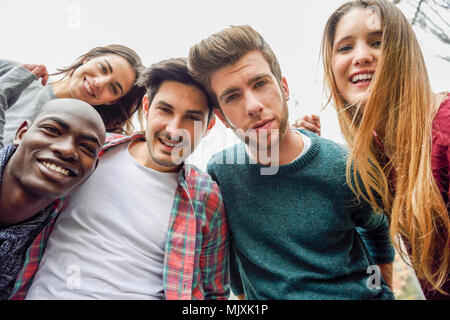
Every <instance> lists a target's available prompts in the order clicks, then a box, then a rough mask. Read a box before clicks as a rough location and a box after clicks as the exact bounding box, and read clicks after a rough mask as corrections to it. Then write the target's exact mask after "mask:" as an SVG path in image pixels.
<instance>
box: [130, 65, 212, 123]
mask: <svg viewBox="0 0 450 320" xmlns="http://www.w3.org/2000/svg"><path fill="white" fill-rule="evenodd" d="M164 81H175V82H179V83H182V84H185V85H190V86H194V87H196V88H198V89H199V90H201V91H202V92H203V93H204V94H205V96H206V98H207V101H208V108H209V114H208V123H209V121H211V119H212V118H213V116H214V113H213V109H214V108H213V104H212V102H211V99H210V98H209V95H208V93H207V92H206V90H205V88H204V87H203V86H202V85H201V84H200V83H199V82H197V81H196V80H195V79H194V78H193V77H192V75H191V74H190V73H189V70H188V68H187V60H186V58H172V59H167V60H163V61H160V62H157V63H155V64H152V65H151V66H150V67H149V68H148V69H147V70H145V71H144V72H143V73H142V75H141V76H140V77H139V79H138V85H139V86H142V87H145V88H146V90H147V95H148V101H149V104H150V105H151V104H152V101H153V98H154V97H155V95H156V94H157V93H158V91H159V88H160V87H161V84H162V83H163V82H164Z"/></svg>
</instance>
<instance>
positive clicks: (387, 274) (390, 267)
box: [378, 263, 394, 290]
mask: <svg viewBox="0 0 450 320" xmlns="http://www.w3.org/2000/svg"><path fill="white" fill-rule="evenodd" d="M378 267H379V268H380V272H381V276H382V277H383V279H384V281H385V282H386V284H387V285H388V287H389V288H390V289H391V290H393V285H392V279H393V274H394V263H385V264H379V265H378Z"/></svg>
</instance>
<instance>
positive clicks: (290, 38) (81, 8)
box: [0, 0, 450, 168]
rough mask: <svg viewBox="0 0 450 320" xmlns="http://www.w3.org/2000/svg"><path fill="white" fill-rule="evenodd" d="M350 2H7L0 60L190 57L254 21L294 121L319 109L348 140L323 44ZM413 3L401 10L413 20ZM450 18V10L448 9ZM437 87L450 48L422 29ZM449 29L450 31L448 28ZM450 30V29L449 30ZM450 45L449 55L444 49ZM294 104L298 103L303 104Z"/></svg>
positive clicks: (215, 138)
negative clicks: (282, 81) (110, 47)
mask: <svg viewBox="0 0 450 320" xmlns="http://www.w3.org/2000/svg"><path fill="white" fill-rule="evenodd" d="M344 2H345V0H323V1H317V0H276V1H275V0H271V1H268V0H227V1H223V0H222V1H218V0H189V1H186V0H164V1H162V0H158V1H155V0H146V1H143V0H128V1H116V0H90V1H87V0H58V1H55V0H39V1H31V0H28V1H25V0H15V1H12V0H0V30H2V41H1V42H2V44H1V47H0V57H1V58H6V59H10V60H15V61H19V62H23V63H40V64H41V63H42V64H45V65H46V66H47V68H48V70H49V71H50V72H54V71H56V70H55V69H56V68H57V67H61V66H66V65H69V64H71V63H72V62H73V61H74V60H75V59H76V58H77V57H78V56H80V55H81V54H83V53H85V52H86V51H88V50H89V49H91V48H92V47H95V46H99V45H107V44H111V43H119V44H123V45H127V46H129V47H131V48H133V49H134V50H136V52H138V54H139V55H140V56H141V58H142V60H143V62H144V64H145V65H147V66H148V65H150V64H152V63H154V62H157V61H160V60H162V59H167V58H171V57H179V56H186V55H187V53H188V50H189V48H190V46H191V45H193V44H194V43H196V42H198V41H199V40H201V39H203V38H204V37H206V36H208V35H210V34H211V33H214V32H217V31H219V30H220V29H222V28H225V27H227V26H229V25H236V24H249V25H251V26H252V27H253V28H255V29H256V30H257V31H258V32H260V33H261V34H262V35H263V37H264V38H265V39H266V40H267V42H268V43H269V44H270V45H271V47H272V49H273V50H274V51H275V53H276V54H277V56H278V59H279V61H280V64H281V67H282V71H283V73H284V76H286V78H287V80H288V84H289V87H290V91H291V101H290V103H289V108H290V120H291V121H293V120H295V119H296V118H298V117H300V116H303V115H306V114H312V113H315V114H319V115H320V117H321V120H322V136H324V137H326V138H329V139H331V140H334V141H336V142H343V141H344V140H343V138H342V136H341V134H340V130H339V126H338V123H337V120H336V114H335V111H334V109H333V108H332V107H331V106H329V107H327V108H326V109H325V110H321V106H322V105H323V103H324V101H325V97H324V95H323V94H322V90H323V89H322V71H321V65H320V63H319V62H320V61H319V50H320V41H321V36H322V31H323V27H324V25H325V22H326V19H327V18H328V16H329V15H330V14H331V12H332V11H333V10H334V9H336V8H337V7H338V6H339V5H340V4H342V3H344ZM412 2H413V1H412V0H402V4H401V5H400V8H401V9H402V10H403V12H404V13H405V15H406V16H407V17H408V18H411V17H412V15H413V14H414V11H413V10H411V6H410V3H412ZM442 13H443V14H445V15H446V17H447V18H450V17H449V14H448V12H442ZM447 21H450V19H447ZM415 30H416V33H417V36H418V39H419V41H420V43H421V45H422V50H423V53H424V56H425V60H426V63H427V67H428V72H429V77H430V80H431V84H432V87H433V89H434V90H435V91H444V90H448V89H449V87H450V86H449V84H450V82H449V80H448V74H449V72H448V71H449V70H450V68H449V67H450V63H449V62H446V61H444V60H442V59H440V58H438V57H437V55H447V56H450V52H448V51H449V50H448V49H449V47H448V46H445V45H443V44H441V43H440V42H439V41H438V40H437V39H436V37H435V36H433V35H432V34H430V33H426V32H424V31H422V30H421V29H418V28H415ZM449 31H450V30H449ZM449 34H450V32H449ZM445 50H447V52H445ZM294 101H298V104H297V105H296V104H295V103H294ZM235 141H236V140H235V139H234V137H233V135H232V133H231V132H229V131H227V130H225V128H224V127H223V126H222V125H221V124H220V123H218V125H216V128H215V129H214V130H213V132H211V134H210V135H208V136H207V137H205V138H204V140H203V142H202V143H201V144H200V146H199V147H198V148H197V151H196V152H195V153H194V154H193V155H192V157H191V161H192V162H194V163H195V164H197V165H198V166H200V167H201V168H205V165H206V163H207V160H208V159H209V157H210V156H211V155H212V154H213V153H215V152H217V151H219V150H221V149H223V148H224V147H227V146H230V145H232V144H233V143H234V142H235Z"/></svg>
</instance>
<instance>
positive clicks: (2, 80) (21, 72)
mask: <svg viewBox="0 0 450 320" xmlns="http://www.w3.org/2000/svg"><path fill="white" fill-rule="evenodd" d="M34 80H36V76H35V75H34V74H33V73H32V72H30V71H28V70H27V69H25V68H23V67H22V66H20V65H16V66H14V67H13V68H11V69H9V71H7V72H5V73H3V74H2V75H1V76H0V148H2V147H3V131H4V127H5V117H6V116H5V113H6V110H8V108H9V107H10V106H12V105H13V104H14V103H15V102H16V101H17V99H18V98H19V97H20V95H21V94H22V91H23V90H24V89H25V88H27V87H28V86H29V85H30V84H31V83H32V82H33V81H34Z"/></svg>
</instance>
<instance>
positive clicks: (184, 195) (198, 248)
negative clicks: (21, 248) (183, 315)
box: [10, 134, 230, 300]
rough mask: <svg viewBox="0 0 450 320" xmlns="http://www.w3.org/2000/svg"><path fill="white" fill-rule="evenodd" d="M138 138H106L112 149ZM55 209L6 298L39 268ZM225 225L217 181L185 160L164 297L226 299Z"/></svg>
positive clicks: (18, 295)
mask: <svg viewBox="0 0 450 320" xmlns="http://www.w3.org/2000/svg"><path fill="white" fill-rule="evenodd" d="M136 139H144V135H143V134H135V135H133V136H131V137H126V136H121V135H116V136H113V137H109V138H108V139H107V143H106V144H105V146H104V147H103V149H102V151H101V153H100V156H102V155H103V154H104V153H105V152H106V151H108V150H109V149H110V148H112V147H114V146H117V145H119V144H121V143H125V142H129V141H132V140H136ZM56 218H57V214H56V215H55V217H54V218H53V219H52V220H51V221H50V223H49V224H48V225H47V226H46V227H45V228H44V229H43V230H42V232H41V233H40V234H39V235H38V236H37V238H36V239H35V240H34V242H33V243H32V245H31V246H30V248H29V249H28V251H27V253H26V260H25V264H24V266H23V268H22V270H21V272H20V274H19V276H18V278H17V280H16V284H15V286H14V291H13V293H12V294H11V296H10V299H13V300H20V299H24V298H25V296H26V294H27V291H28V289H29V287H30V285H31V283H32V281H33V278H34V276H35V274H36V272H37V269H38V267H39V263H40V261H41V258H42V256H43V254H44V251H45V246H46V244H47V240H48V237H49V234H50V232H51V230H52V228H53V226H54V224H55V221H56ZM228 245H229V242H228V227H227V224H226V221H225V211H224V206H223V202H222V196H221V194H220V191H219V188H218V186H217V184H216V183H215V182H214V181H213V180H212V179H211V177H210V176H209V175H207V174H206V173H203V172H201V171H200V170H199V169H197V168H196V167H194V166H192V165H188V164H184V166H183V168H182V169H181V170H180V175H179V177H178V187H177V190H176V194H175V200H174V204H173V207H172V210H171V215H170V219H169V230H168V234H167V242H166V250H165V257H164V272H163V283H164V290H165V295H166V299H168V300H191V299H199V300H200V299H227V298H228V296H229V292H230V290H229V264H228Z"/></svg>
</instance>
